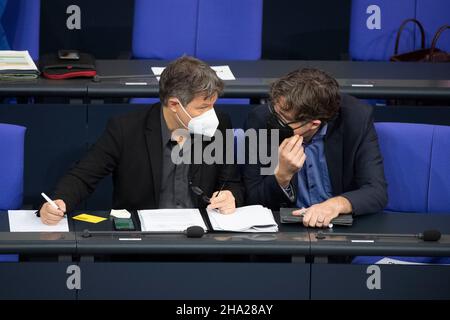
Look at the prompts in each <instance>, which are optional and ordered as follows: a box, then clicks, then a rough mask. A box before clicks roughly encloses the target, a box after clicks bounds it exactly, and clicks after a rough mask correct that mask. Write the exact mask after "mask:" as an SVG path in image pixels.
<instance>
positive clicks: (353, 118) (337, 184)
mask: <svg viewBox="0 0 450 320" xmlns="http://www.w3.org/2000/svg"><path fill="white" fill-rule="evenodd" d="M268 116H269V110H268V108H267V106H258V107H256V108H255V109H254V110H252V111H251V112H250V114H249V116H248V119H247V122H246V125H245V127H246V129H247V128H257V129H260V128H266V123H267V117H268ZM324 148H325V157H326V161H327V165H328V172H329V175H330V180H331V185H332V189H333V195H334V196H338V195H340V196H343V197H345V198H347V199H348V200H349V201H350V203H351V204H352V207H353V213H354V214H365V213H372V212H378V211H380V210H382V209H383V208H384V207H385V206H386V204H387V191H386V188H387V185H386V181H385V178H384V169H383V160H382V157H381V154H380V149H379V146H378V138H377V134H376V132H375V128H374V125H373V115H372V108H371V107H370V106H368V105H366V104H364V103H362V102H361V101H359V100H358V99H356V98H353V97H351V96H347V95H342V100H341V108H340V112H339V113H338V115H337V116H336V117H335V118H334V119H333V120H331V121H330V122H329V124H328V130H327V134H326V136H325V140H324ZM243 176H244V182H245V186H246V190H247V202H248V203H249V204H256V203H259V204H263V205H265V206H268V207H270V208H273V209H278V208H279V207H280V206H281V207H292V206H295V202H294V203H291V202H290V201H289V198H288V197H286V196H285V194H284V192H283V191H282V190H281V188H280V186H279V185H278V183H277V181H276V179H275V176H274V175H271V176H261V175H260V166H259V165H246V166H245V167H244V175H243ZM291 183H292V185H293V186H294V190H295V191H296V190H297V175H295V176H294V178H293V179H292V181H291Z"/></svg>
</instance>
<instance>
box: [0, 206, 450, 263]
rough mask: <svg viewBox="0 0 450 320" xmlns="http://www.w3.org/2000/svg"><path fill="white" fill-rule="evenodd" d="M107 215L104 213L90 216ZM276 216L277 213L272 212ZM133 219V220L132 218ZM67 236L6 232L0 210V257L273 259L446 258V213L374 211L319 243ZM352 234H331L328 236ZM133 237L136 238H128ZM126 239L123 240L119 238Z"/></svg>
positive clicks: (294, 234)
mask: <svg viewBox="0 0 450 320" xmlns="http://www.w3.org/2000/svg"><path fill="white" fill-rule="evenodd" d="M95 214H96V215H101V216H105V217H107V216H108V214H109V213H105V212H103V213H99V212H95ZM275 216H276V217H277V218H278V214H275ZM134 219H135V220H136V217H135V216H134ZM69 228H70V231H71V232H68V233H10V232H8V231H9V222H8V215H7V214H6V212H0V252H1V253H11V252H15V253H50V252H53V253H61V252H62V253H68V252H74V251H75V250H76V252H77V253H79V254H87V255H94V254H144V253H145V254H273V255H313V256H328V255H406V256H408V255H409V256H450V215H446V214H409V213H379V214H374V215H367V216H360V217H356V218H355V219H354V225H353V226H352V227H335V228H334V229H333V230H325V231H324V233H325V234H326V235H327V237H326V238H325V239H323V240H318V239H317V238H316V234H317V232H318V230H317V229H307V228H304V227H303V226H302V225H298V224H294V225H293V224H289V225H285V224H282V225H280V232H278V233H259V234H257V233H252V234H248V233H227V232H223V233H222V232H221V233H217V232H210V233H207V234H205V235H204V236H203V237H202V238H200V239H193V238H186V237H185V236H184V235H182V234H154V235H153V234H145V235H142V234H138V233H137V234H133V233H131V234H119V233H111V234H101V235H99V234H96V235H94V236H92V237H88V238H86V237H83V231H84V230H86V229H89V230H90V231H112V229H113V228H112V221H111V220H109V219H108V220H106V221H104V222H101V223H99V224H89V223H86V222H81V221H75V220H73V219H70V223H69ZM429 229H438V230H440V231H441V232H442V234H443V235H442V237H441V239H440V240H439V241H438V242H424V241H422V240H420V239H417V238H414V237H411V238H392V237H379V238H375V241H374V242H373V243H354V242H352V241H351V240H352V239H353V240H354V239H365V240H367V239H374V238H373V237H359V236H357V235H355V234H358V233H389V234H392V233H400V234H417V233H420V232H423V231H425V230H429ZM337 232H339V233H342V232H345V233H350V234H354V235H347V236H335V237H333V236H330V234H332V233H337ZM130 238H131V239H133V238H137V239H140V240H130ZM123 239H125V240H123Z"/></svg>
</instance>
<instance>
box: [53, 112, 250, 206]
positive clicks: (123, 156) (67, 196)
mask: <svg viewBox="0 0 450 320" xmlns="http://www.w3.org/2000/svg"><path fill="white" fill-rule="evenodd" d="M161 108H162V107H161V105H160V104H159V103H158V104H155V105H153V106H151V107H150V108H148V109H145V110H141V111H136V112H131V113H128V114H125V115H122V116H118V117H114V118H112V119H110V120H109V122H108V125H107V127H106V130H105V132H104V133H103V134H102V136H101V137H100V138H99V140H98V141H97V142H96V143H95V145H94V146H93V147H92V148H91V149H90V151H89V152H88V153H87V155H86V156H85V157H84V158H83V159H82V160H80V161H79V162H78V163H77V164H76V165H75V166H74V167H73V168H72V169H71V170H70V171H69V172H68V173H67V174H66V175H65V176H64V177H63V178H62V179H61V180H60V181H59V183H58V185H57V187H56V190H55V192H54V194H53V197H54V198H55V199H62V200H64V202H65V203H66V206H67V211H68V212H69V211H72V210H73V209H74V208H75V207H76V206H77V205H78V204H79V203H80V202H81V201H83V200H84V199H85V198H86V197H88V196H89V195H90V194H91V193H92V192H93V191H94V190H95V187H96V185H97V184H98V182H99V181H100V180H101V179H102V178H103V177H105V176H107V175H109V174H112V175H113V184H114V194H113V205H112V206H113V208H118V209H119V208H125V209H131V210H137V209H152V208H158V204H159V194H160V188H161V172H162V137H161V118H160V117H161V115H160V113H161V112H162V110H161ZM217 117H218V118H219V127H218V130H220V131H222V132H224V131H225V129H227V128H231V122H230V119H229V117H228V116H226V115H224V114H221V113H219V112H217ZM224 137H225V134H224ZM205 145H206V144H204V145H203V147H205ZM224 181H227V182H226V184H225V187H224V190H230V191H231V192H232V193H233V195H234V197H235V198H236V205H237V206H241V205H242V204H243V201H244V190H243V186H242V185H241V182H240V175H239V172H238V170H237V169H236V167H235V166H234V165H220V164H212V165H207V164H192V165H190V169H189V183H190V184H191V185H194V186H198V187H200V188H201V189H202V190H203V191H204V192H205V194H206V195H207V196H211V195H212V193H213V192H214V191H217V190H218V189H220V187H221V186H222V183H223V182H224ZM192 199H193V201H194V204H196V205H197V207H204V206H206V204H205V203H204V202H203V201H201V199H199V198H198V197H197V196H195V195H194V194H193V198H192Z"/></svg>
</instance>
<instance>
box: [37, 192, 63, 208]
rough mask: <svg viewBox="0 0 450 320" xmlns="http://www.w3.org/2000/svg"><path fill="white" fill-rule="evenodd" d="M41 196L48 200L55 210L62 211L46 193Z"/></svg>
mask: <svg viewBox="0 0 450 320" xmlns="http://www.w3.org/2000/svg"><path fill="white" fill-rule="evenodd" d="M41 196H43V197H44V199H45V200H47V202H48V203H50V205H51V206H52V207H53V208H55V209H58V210H59V211H62V210H61V208H60V207H58V205H57V204H56V203H55V201H53V200H52V199H50V198H49V197H48V196H47V195H46V194H45V193H43V192H42V193H41Z"/></svg>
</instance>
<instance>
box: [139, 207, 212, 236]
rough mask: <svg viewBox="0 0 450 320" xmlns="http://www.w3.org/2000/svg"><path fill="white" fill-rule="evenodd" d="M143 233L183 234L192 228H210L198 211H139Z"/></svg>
mask: <svg viewBox="0 0 450 320" xmlns="http://www.w3.org/2000/svg"><path fill="white" fill-rule="evenodd" d="M138 215H139V220H140V221H141V229H142V231H173V232H183V231H185V230H186V229H187V228H189V227H191V226H199V227H202V228H203V230H205V231H206V230H207V229H208V228H207V227H206V225H205V222H204V221H203V218H202V215H201V214H200V211H199V210H198V209H156V210H139V211H138Z"/></svg>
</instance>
